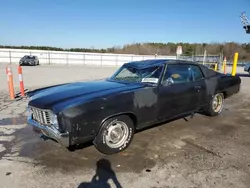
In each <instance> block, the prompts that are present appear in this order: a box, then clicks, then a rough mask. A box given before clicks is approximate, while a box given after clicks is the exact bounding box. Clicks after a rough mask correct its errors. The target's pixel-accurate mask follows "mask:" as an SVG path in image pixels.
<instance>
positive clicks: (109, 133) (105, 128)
mask: <svg viewBox="0 0 250 188" xmlns="http://www.w3.org/2000/svg"><path fill="white" fill-rule="evenodd" d="M133 136H134V123H133V121H132V120H131V119H130V117H129V116H126V115H121V116H116V117H113V118H110V119H108V120H106V121H105V122H104V123H103V125H102V127H101V129H100V131H99V133H98V134H97V136H96V137H95V139H94V146H95V147H96V149H97V150H98V151H99V152H101V153H103V154H107V155H112V154H115V153H118V152H121V151H123V150H125V149H126V148H127V147H128V146H129V145H130V143H131V141H132V139H133Z"/></svg>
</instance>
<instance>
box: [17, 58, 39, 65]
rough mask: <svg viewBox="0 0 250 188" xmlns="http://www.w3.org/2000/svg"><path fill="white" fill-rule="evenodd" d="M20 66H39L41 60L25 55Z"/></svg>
mask: <svg viewBox="0 0 250 188" xmlns="http://www.w3.org/2000/svg"><path fill="white" fill-rule="evenodd" d="M19 65H20V66H22V65H33V66H34V65H39V59H38V57H37V56H34V55H25V56H23V57H22V58H21V59H20V61H19Z"/></svg>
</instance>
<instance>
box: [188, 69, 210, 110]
mask: <svg viewBox="0 0 250 188" xmlns="http://www.w3.org/2000/svg"><path fill="white" fill-rule="evenodd" d="M190 69H191V72H192V81H191V82H190V85H191V87H193V94H192V100H190V101H192V103H190V104H189V106H190V110H192V111H195V110H198V109H199V108H200V107H201V106H203V105H205V104H206V96H207V94H206V83H205V77H204V75H203V73H202V70H201V69H200V67H199V65H190Z"/></svg>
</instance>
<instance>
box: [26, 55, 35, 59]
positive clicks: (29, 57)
mask: <svg viewBox="0 0 250 188" xmlns="http://www.w3.org/2000/svg"><path fill="white" fill-rule="evenodd" d="M24 58H25V59H35V56H24Z"/></svg>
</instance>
